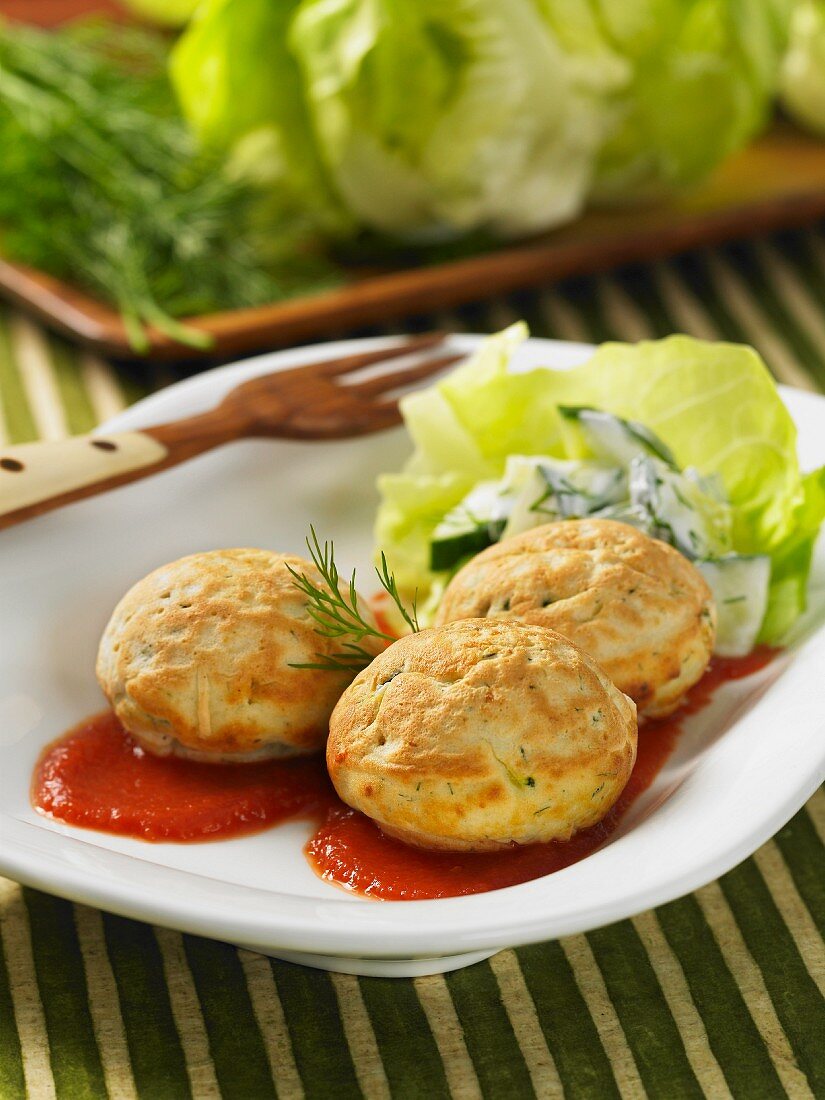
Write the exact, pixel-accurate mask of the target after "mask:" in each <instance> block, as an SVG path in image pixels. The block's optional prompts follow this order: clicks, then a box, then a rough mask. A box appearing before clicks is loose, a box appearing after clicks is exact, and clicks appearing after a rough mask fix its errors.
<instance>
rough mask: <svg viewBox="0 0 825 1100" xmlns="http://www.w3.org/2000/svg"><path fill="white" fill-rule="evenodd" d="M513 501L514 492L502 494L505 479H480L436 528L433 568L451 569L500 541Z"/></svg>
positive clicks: (432, 558)
mask: <svg viewBox="0 0 825 1100" xmlns="http://www.w3.org/2000/svg"><path fill="white" fill-rule="evenodd" d="M512 500H513V498H512V495H510V494H503V493H502V486H501V482H499V481H482V482H479V484H478V485H476V487H475V488H474V489H473V490H471V492H469V493H468V494H467V496H466V497H465V498H464V499H463V500H462V501H461V502H460V503H459V504H457V505H456V506H455V508H452V509H451V510H450V511H449V512H448V513H447V514H446V515H445V516H444V519H442V521H441V523H439V524H438V526H437V527H436V529H435V530H434V531H433V537H432V542H431V544H430V569H432V570H433V571H434V572H436V573H438V572H441V571H442V570H445V569H450V568H452V566H453V565H455V563H456V562H457V561H459V560H460V559H461V558H464V557H467V556H471V555H473V554H478V553H479V552H480V551H481V550H483V549H484V548H485V547H487V546H490V545H491V544H492V543H494V542H497V541H498V539H499V538H501V533H502V531H503V530H504V525H505V523H506V522H507V516H508V514H509V512H510V509H511V507H512Z"/></svg>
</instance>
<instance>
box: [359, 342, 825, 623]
mask: <svg viewBox="0 0 825 1100" xmlns="http://www.w3.org/2000/svg"><path fill="white" fill-rule="evenodd" d="M526 335H527V328H526V326H525V325H523V324H519V325H514V326H512V327H511V328H509V329H506V330H505V331H504V332H502V333H499V334H498V335H497V336H494V337H490V338H489V339H488V340H486V341H485V342H484V343H483V344H482V346H481V347H480V348H479V350H478V351H477V353H476V354H475V355H474V356H473V357H472V359H471V360H469V361H468V362H467V363H466V364H464V365H462V366H461V367H460V368H458V369H457V370H456V371H454V372H453V373H452V374H450V375H449V376H447V377H446V378H445V379H443V380H441V381H440V382H438V383H436V384H435V385H434V386H432V387H429V388H428V389H426V390H424V391H422V392H419V393H417V394H415V395H413V396H411V397H408V398H407V399H406V400H405V401H404V402H402V412H403V414H404V418H405V422H406V423H407V426H408V428H409V431H410V435H411V436H412V439H413V442H414V444H415V451H414V453H413V455H412V457H411V459H410V460H409V463H408V465H407V468H406V470H405V471H404V472H403V473H402V474H400V475H394V476H389V475H388V476H385V477H383V478H382V479H381V480H380V482H379V488H380V490H381V492H382V498H383V499H382V504H381V507H380V509H379V513H378V521H377V528H376V534H377V538H378V542H379V544H380V545H381V546H382V548H383V549H384V550H385V551H386V552H387V556H388V558H389V560H390V564H391V566H392V568H394V569H396V571H397V572H398V576H399V579H400V580H401V582H402V583H403V584H404V585H405V587H407V588H413V587H418V588H419V589H420V591H421V593H422V598H423V597H425V596H426V594H427V592H428V591H429V589H430V587H431V585H432V583H433V580H434V578H433V575H432V574H431V573H430V572H429V569H428V561H429V544H430V540H431V537H432V532H433V529H434V528H435V526H436V525H437V524H438V523H439V522H440V520H441V519H442V518H443V516H444V513H445V512H446V511H447V510H448V509H449V508H451V507H452V506H453V505H454V504H456V503H457V502H458V501H459V500H460V499H461V498H462V496H463V495H464V494H465V493H466V492H467V491H468V490H469V488H471V487H472V485H474V484H475V483H476V482H478V481H481V480H484V479H487V478H491V477H498V476H500V475H501V474H502V472H503V470H504V465H505V461H506V458H507V456H508V455H509V454H547V455H554V456H557V457H576V455H575V454H574V453H573V451H572V450H571V449H570V443H569V439H570V437H569V434H568V435H567V436H565V434H564V432H563V424H562V420H561V418H560V416H559V414H558V411H557V406H559V405H591V406H594V407H596V408H600V409H604V410H606V411H608V412H612V413H616V414H617V415H619V416H623V417H627V418H631V419H634V420H638V421H640V422H641V423H643V424H645V425H646V426H647V427H648V428H650V429H651V430H652V431H654V432H655V433H656V434H657V435H658V436H659V437H660V438H661V439H662V440H663V441H664V442H665V443H666V444H667V446H668V447H669V448H670V449H671V450H672V451H673V453H674V455H675V457H676V460H677V462H678V464H679V465H680V466H682V467H686V466H694V467H696V469H698V470H699V471H700V472H701V473H703V474H716V475H717V476H718V477H719V478H720V479H721V481H722V483H723V485H724V488H725V491H726V494H727V496H728V498H729V500H730V502H731V505H732V509H733V550H734V551H735V552H736V553H740V554H769V555H770V556H771V559H772V574H771V592H770V599H769V604H768V611H767V614H766V618H765V622H764V624H763V627H762V634H761V640H763V641H766V642H775V641H777V640H778V639H779V638H780V637H781V636H782V635H783V634H785V633H786V631H787V629H788V628H789V626H790V625H791V624H792V623H793V621H794V620H795V619H796V618H797V616H798V615H799V614H800V613H801V611H802V610H803V609H804V606H805V584H806V580H807V576H808V571H809V568H810V559H811V552H812V549H813V544H814V541H815V539H816V535H817V532H818V531H819V528H820V525H821V524H822V522H823V519H825V469H823V470H819V471H815V472H813V473H811V474H808V475H806V476H803V475H802V474H801V472H800V469H799V463H798V459H797V454H796V428H795V426H794V423H793V420H792V419H791V416H790V414H789V413H788V411H787V409H786V408H785V406H784V404H783V402H782V400H781V398H780V397H779V394H778V392H777V390H776V386H775V384H774V382H773V379H772V378H771V376H770V374H769V372H768V370H767V368H766V367H765V364H764V363H763V362H762V360H761V359H760V357H759V356H758V355H757V353H756V352H755V351H754V350H753V349H752V348H749V347H745V346H742V345H737V344H724V343H707V342H705V341H701V340H694V339H692V338H691V337H688V336H671V337H668V338H666V339H664V340H657V341H645V342H642V343H639V344H635V345H630V344H603V345H602V346H601V347H600V348H599V349H598V350H597V351H596V353H595V354H594V355H593V356H592V358H591V359H590V360H588V362H587V363H585V364H584V365H583V366H581V367H579V368H577V369H576V370H573V371H557V370H552V369H543V368H540V369H535V370H530V371H526V372H519V373H511V372H510V370H509V362H510V359H511V356H512V354H513V352H514V351H515V349H516V348H517V346H518V344H519V343H520V342H521V341H522V340H523V339H525V337H526Z"/></svg>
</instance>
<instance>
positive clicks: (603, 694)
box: [327, 619, 636, 851]
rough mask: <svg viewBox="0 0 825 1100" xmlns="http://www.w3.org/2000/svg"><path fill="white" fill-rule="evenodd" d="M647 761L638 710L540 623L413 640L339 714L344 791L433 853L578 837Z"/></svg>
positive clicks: (502, 624) (361, 680)
mask: <svg viewBox="0 0 825 1100" xmlns="http://www.w3.org/2000/svg"><path fill="white" fill-rule="evenodd" d="M635 758H636V708H635V706H634V705H633V702H632V700H630V699H628V698H627V697H626V696H624V695H622V693H621V692H620V691H619V690H618V689H617V688H616V687H614V685H613V684H612V683H611V682H610V681H609V680H608V678H607V676H605V674H604V673H603V672H602V671H601V669H600V668H599V667H598V665H597V664H596V662H595V661H593V660H592V659H591V658H590V657H588V656H587V655H586V654H584V653H582V651H581V650H580V649H578V648H577V647H576V646H574V645H573V644H572V643H571V642H569V641H568V640H567V639H566V638H563V637H562V636H561V635H560V634H557V633H555V632H554V631H552V630H547V629H546V628H545V627H541V626H525V625H524V624H522V623H516V622H512V621H508V620H490V619H469V620H463V621H461V622H454V623H448V624H447V625H446V626H442V627H437V628H434V629H430V630H423V631H421V632H420V633H418V634H410V635H408V636H407V637H405V638H402V639H401V640H400V641H397V642H394V643H393V645H391V646H390V648H389V649H387V650H386V651H385V652H384V653H382V654H380V656H379V657H377V658H376V659H375V660H374V661H373V662H372V664H371V665H370V666H369V668H366V669H365V670H364V671H363V672H360V673H359V674H358V675H357V676H356V678H355V680H354V681H353V682H352V684H350V686H349V687H348V688H347V689H346V691H345V692H344V694H343V695H342V696H341V699H340V700H339V702H338V704H337V706H336V707H335V710H334V711H333V714H332V718H331V720H330V736H329V741H328V743H327V767H328V768H329V773H330V776H331V778H332V781H333V783H334V784H335V789H336V790H337V791H338V794H339V795H340V796H341V798H342V799H343V800H344V801H345V802H347V803H348V804H349V805H350V806H354V807H355V808H356V809H358V810H361V811H362V812H363V813H365V814H367V815H368V816H369V817H371V818H374V819H375V821H377V822H378V824H379V825H380V826H381V828H382V829H383V830H384V831H385V832H387V833H389V834H390V835H391V836H395V837H398V838H400V839H402V840H404V841H406V842H407V843H409V844H414V845H418V846H420V847H424V848H436V849H439V848H442V849H453V850H456V851H491V850H495V849H498V848H501V847H502V846H506V845H509V844H512V843H516V844H533V843H538V842H543V841H549V840H567V839H569V837H570V836H572V834H573V833H575V832H577V831H578V830H579V829H584V828H587V827H588V826H590V825H594V824H595V823H596V822H597V821H600V820H601V819H602V817H604V815H605V814H606V813H607V811H608V810H609V809H610V807H611V806H612V805H613V803H614V802H615V801H616V799H617V798H618V796H619V794H620V793H621V791H622V789H623V787H624V785H625V783H626V782H627V780H628V777H629V775H630V772H631V770H632V768H633V763H634V760H635Z"/></svg>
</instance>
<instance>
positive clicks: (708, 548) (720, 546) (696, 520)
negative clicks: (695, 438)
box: [630, 455, 732, 558]
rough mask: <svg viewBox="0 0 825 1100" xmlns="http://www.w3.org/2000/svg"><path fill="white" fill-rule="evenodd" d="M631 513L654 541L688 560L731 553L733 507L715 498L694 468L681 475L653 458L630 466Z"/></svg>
mask: <svg viewBox="0 0 825 1100" xmlns="http://www.w3.org/2000/svg"><path fill="white" fill-rule="evenodd" d="M630 504H631V508H630V511H631V512H632V513H634V514H638V515H640V516H643V517H645V518H646V520H647V525H646V529H647V531H648V533H649V534H651V535H653V536H654V537H655V538H659V539H662V540H663V541H664V542H669V543H670V544H671V546H675V547H676V549H677V550H680V551H681V552H682V553H683V554H684V555H685V556H686V557H688V558H719V557H721V556H722V555H724V554H726V553H727V552H728V551H729V550H730V549H731V525H732V512H731V508H730V505H729V504H727V503H725V502H724V501H721V500H719V499H717V497H716V496H711V495H710V494H709V493H708V492H706V491H705V489H704V488H703V486H702V482H701V479H700V477H699V475H698V474H697V473H696V471H694V470H686V471H685V472H684V473H680V472H679V471H678V470H672V469H670V467H668V466H666V465H665V464H664V463H663V462H660V461H659V460H658V459H655V458H651V457H650V456H649V455H637V456H636V457H635V458H634V459H633V461H632V462H631V463H630Z"/></svg>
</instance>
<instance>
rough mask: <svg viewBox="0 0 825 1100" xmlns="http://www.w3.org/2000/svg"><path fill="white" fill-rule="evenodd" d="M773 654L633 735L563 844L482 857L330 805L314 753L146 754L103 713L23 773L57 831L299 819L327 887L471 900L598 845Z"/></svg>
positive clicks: (171, 837) (713, 681)
mask: <svg viewBox="0 0 825 1100" xmlns="http://www.w3.org/2000/svg"><path fill="white" fill-rule="evenodd" d="M773 655H774V651H772V650H769V649H766V648H760V649H757V650H755V651H754V652H753V653H752V654H750V655H749V656H748V657H744V658H717V659H715V660H714V662H713V664H712V666H711V668H710V670H709V671H708V672H707V673H706V674H705V676H704V678H703V679H702V680H701V681H700V683H699V684H697V685H696V687H695V688H694V689H693V690H692V691H691V693H690V696H689V697H688V700H687V702H686V704H685V705H684V706H683V707H682V708H681V709H680V710H679V711H678V713H677V714H676V715H674V716H673V717H672V718H669V719H665V720H664V721H660V722H650V723H648V724H646V725H645V726H643V727H642V729H641V730H640V731H639V748H638V754H637V758H636V765H635V767H634V769H633V773H632V775H631V777H630V780H629V782H628V784H627V786H626V787H625V789H624V791H623V792H622V794H621V796H620V798H619V800H618V801H617V802H616V804H615V805H614V806H613V808H612V809H611V810H610V812H609V813H608V814H607V816H606V817H605V818H604V819H603V820H602V821H601V822H599V824H598V825H595V826H594V827H593V828H591V829H587V830H584V831H582V832H580V833H578V834H576V836H574V837H573V838H572V840H569V841H567V842H565V843H550V844H533V845H525V846H520V845H513V846H512V847H508V848H505V849H503V850H502V851H501V852H494V853H483V854H482V853H479V854H473V853H457V852H429V851H424V850H422V849H417V848H411V847H409V846H407V845H406V844H402V843H401V842H400V841H398V840H393V839H392V838H390V837H387V836H385V835H384V834H383V833H382V832H381V830H380V829H379V828H378V827H377V826H376V825H375V824H374V823H373V822H372V821H370V820H369V818H367V817H364V815H363V814H360V813H358V812H357V811H355V810H352V809H350V808H349V807H348V806H345V805H344V803H342V802H341V801H340V800H339V799H338V797H337V796H336V794H335V791H334V790H333V788H332V784H331V783H330V781H329V778H328V776H327V773H326V768H325V767H324V761H323V758H321V757H315V758H303V759H299V760H291V761H279V760H271V761H265V762H261V763H257V764H203V763H197V762H194V761H188V760H180V759H177V758H174V757H157V756H153V755H152V754H150V753H147V752H144V750H143V749H141V748H140V746H139V745H138V744H137V743H136V742H135V741H134V740H133V739H132V738H131V737H130V736H129V735H128V734H127V733H126V732H125V731H124V730H123V728H122V727H121V726H120V724H119V723H118V721H117V719H116V718H115V717H114V715H112V714H110V713H108V712H106V713H104V714H100V715H97V716H96V717H94V718H90V719H89V720H88V721H86V722H84V723H81V725H79V726H76V727H75V728H74V729H72V730H70V731H69V732H68V733H67V734H65V735H64V736H63V737H61V738H60V739H59V740H58V741H56V742H54V743H53V744H52V745H50V746H48V747H47V748H46V749H45V751H44V752H43V754H42V755H41V757H40V759H39V761H38V763H37V766H36V768H35V772H34V776H33V781H32V802H33V803H34V806H35V808H36V809H38V810H39V811H40V812H41V813H44V814H46V815H48V816H50V817H53V818H56V819H58V820H60V821H64V822H66V823H67V824H69V825H78V826H82V827H84V828H89V829H98V830H100V831H102V832H108V833H118V834H121V835H125V836H131V837H136V838H139V839H141V840H148V841H177V842H187V841H188V842H193V841H205V840H220V839H226V838H228V837H235V836H242V835H245V834H248V833H254V832H259V831H261V830H262V829H266V828H268V827H271V826H273V825H277V824H278V823H279V822H282V821H286V820H288V819H290V818H309V819H310V820H313V821H315V822H316V823H317V828H316V831H315V833H314V835H313V836H312V837H311V839H310V840H309V842H308V843H307V846H306V854H307V858H308V860H309V862H310V864H311V865H312V866H313V868H314V869H315V871H316V872H317V873H318V874H319V875H320V876H321V877H322V878H324V879H326V880H327V881H330V882H334V883H337V884H338V885H340V886H344V887H346V888H348V889H350V890H353V891H355V892H357V893H360V894H363V895H366V896H369V897H373V898H385V899H388V900H407V901H409V900H414V899H423V898H440V897H455V896H457V895H460V894H476V893H482V892H484V891H487V890H497V889H500V888H501V887H504V886H513V885H515V884H516V883H519V882H527V881H528V880H530V879H534V878H539V877H541V876H542V875H547V874H550V873H552V872H553V871H558V870H560V869H561V868H562V867H568V866H569V865H570V864H572V863H576V862H578V860H580V859H583V858H584V857H585V856H587V855H589V854H590V853H591V852H593V851H595V849H596V848H598V847H600V845H601V844H603V843H604V841H605V840H606V839H607V837H608V836H610V834H611V833H612V832H613V831H614V829H615V828H616V826H617V825H618V823H619V821H620V820H621V818H622V816H623V814H624V813H625V812H626V810H627V809H628V807H629V806H630V805H632V803H633V802H634V801H635V799H636V798H638V797H639V795H640V794H641V793H642V792H643V791H645V790H646V789H647V788H648V787H649V786H650V784H651V783H652V782H653V780H654V779H655V777H656V775H657V774H658V772H659V770H660V769H661V767H662V765H663V764H664V762H665V761H666V760H667V758H668V756H669V755H670V753H671V752H672V750H673V747H674V745H675V743H676V739H677V737H678V734H679V730H680V727H681V723H682V721H683V719H684V718H685V716H687V715H689V714H692V713H695V711H697V710H699V709H700V708H701V707H702V706H704V705H705V704H706V703H707V702H708V701H709V700H710V698H711V696H712V694H713V691H714V690H715V688H716V687H718V686H719V684H721V683H724V682H725V681H726V680H737V679H740V678H742V677H744V676H749V675H750V674H751V673H753V672H756V671H758V670H759V669H761V668H763V667H764V666H765V665H766V664H767V663H768V662H769V661H770V660H771V658H772V656H773Z"/></svg>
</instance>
